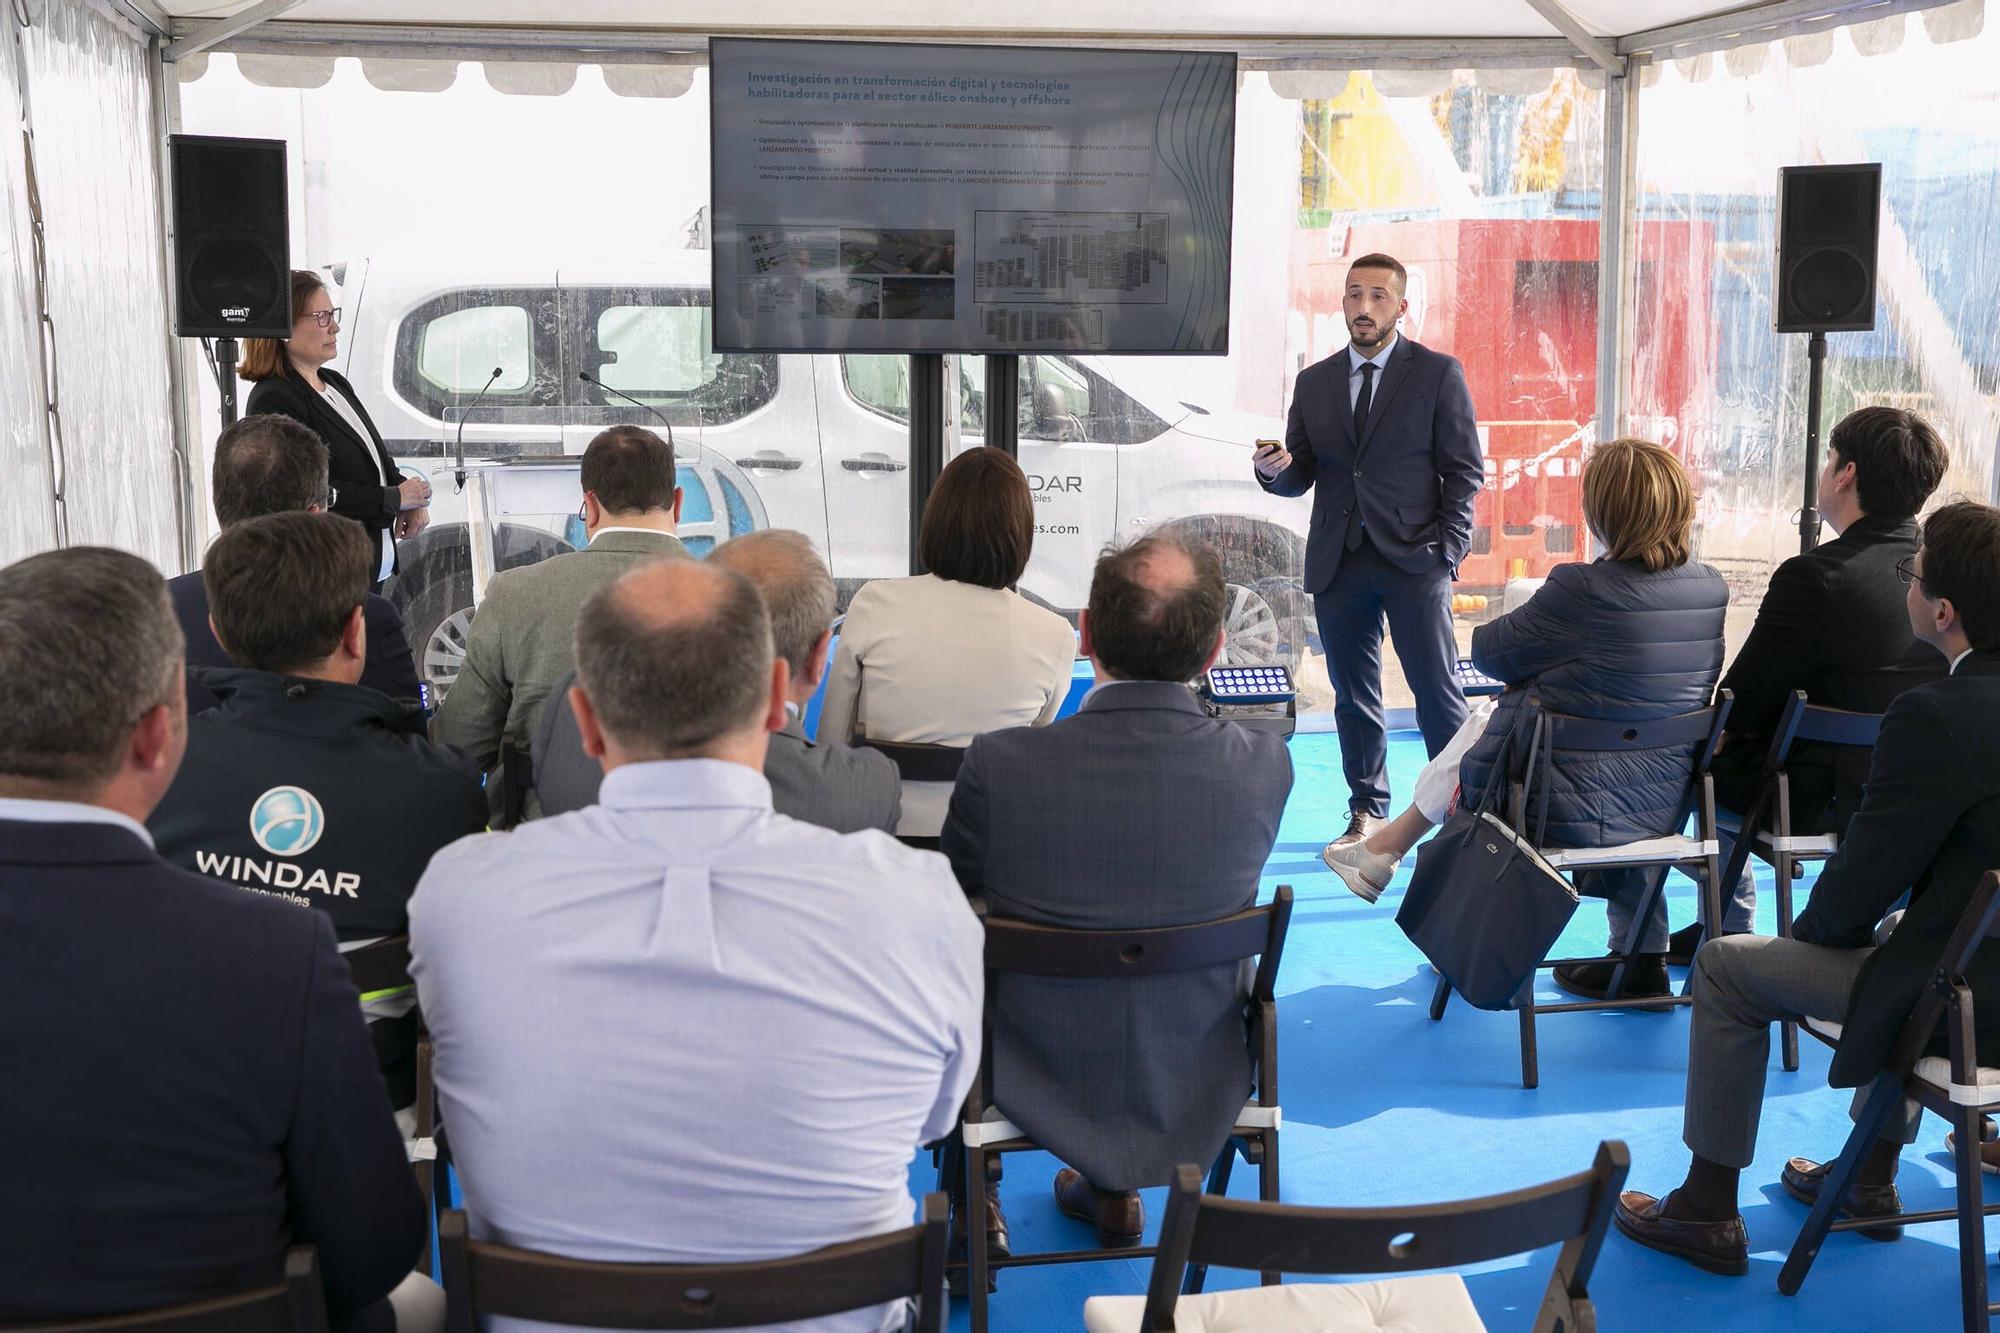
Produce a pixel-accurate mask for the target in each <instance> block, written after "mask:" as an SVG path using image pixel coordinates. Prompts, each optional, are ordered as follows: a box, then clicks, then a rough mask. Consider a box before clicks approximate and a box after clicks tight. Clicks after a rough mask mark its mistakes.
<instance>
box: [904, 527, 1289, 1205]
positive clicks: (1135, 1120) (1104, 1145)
mask: <svg viewBox="0 0 2000 1333" xmlns="http://www.w3.org/2000/svg"><path fill="white" fill-rule="evenodd" d="M1223 607H1224V592H1223V584H1222V569H1221V566H1220V564H1219V563H1218V562H1217V560H1216V557H1215V554H1214V553H1213V552H1212V551H1209V550H1207V549H1206V548H1204V547H1199V546H1193V545H1188V544H1185V543H1183V542H1181V541H1179V540H1176V539H1174V538H1172V537H1165V536H1149V537H1144V538H1141V539H1140V540H1139V541H1137V542H1134V543H1133V544H1131V545H1130V546H1127V547H1125V548H1124V549H1122V550H1117V551H1111V552H1107V553H1106V554H1105V555H1104V556H1103V557H1101V558H1100V559H1099V560H1098V562H1097V569H1096V572H1095V574H1094V575H1093V576H1092V578H1091V583H1090V605H1089V608H1088V609H1087V610H1086V611H1085V613H1084V616H1083V622H1082V631H1083V651H1084V652H1085V653H1086V654H1088V655H1089V657H1090V660H1091V662H1092V664H1093V665H1094V666H1095V667H1096V668H1097V680H1098V684H1097V687H1096V688H1095V689H1093V690H1092V691H1091V692H1090V694H1089V696H1088V697H1087V698H1086V699H1085V700H1084V703H1083V707H1082V709H1081V710H1079V711H1078V713H1077V714H1076V716H1074V717H1071V718H1069V719H1067V720H1065V721H1061V722H1057V723H1055V724H1054V725H1052V726H1049V727H1045V728H1034V727H1015V728H1012V729H1010V730H1006V731H996V732H991V733H989V734H987V735H984V736H981V737H979V738H978V739H977V740H975V741H973V743H972V746H971V748H970V749H968V750H967V751H966V753H965V763H964V766H963V767H962V768H961V769H960V770H959V775H958V784H957V786H956V787H955V788H954V789H953V792H952V798H951V808H950V811H949V813H948V814H947V815H946V818H945V824H944V830H943V833H942V844H943V850H944V853H945V855H946V856H948V857H949V858H950V859H951V863H952V868H953V870H955V871H956V872H957V874H958V880H959V883H960V884H962V885H963V886H964V887H965V888H966V890H967V891H968V892H979V893H983V894H984V895H985V896H986V900H987V902H988V904H989V906H990V908H991V910H992V912H993V914H994V915H995V916H1007V917H1019V918H1024V919H1026V920H1030V921H1039V922H1044V923H1046V924H1049V925H1056V926H1070V927H1080V928H1086V929H1114V928H1135V927H1138V928H1143V927H1153V926H1177V925H1189V924H1192V923H1195V922H1200V921H1209V920H1213V919H1215V918H1217V917H1222V916H1227V915H1229V914H1230V913H1232V912H1238V911H1241V910H1243V909H1244V908H1246V907H1249V906H1251V905H1252V904H1253V903H1254V902H1255V901H1256V898H1257V880H1258V876H1259V875H1260V874H1261V873H1262V871H1263V869H1264V862H1265V859H1266V858H1267V857H1269V856H1270V854H1271V844H1272V843H1273V842H1274V841H1276V839H1277V836H1278V818H1279V816H1280V815H1281V814H1283V812H1284V808H1285V798H1286V796H1288V795H1289V794H1290V792H1291V789H1292V762H1291V756H1290V755H1289V754H1288V753H1287V752H1286V750H1285V744H1284V742H1283V741H1282V740H1281V739H1279V738H1278V737H1277V736H1274V735H1272V734H1270V733H1268V732H1259V731H1252V730H1250V729H1248V728H1246V727H1239V726H1237V725H1235V724H1234V723H1230V722H1220V721H1217V720H1215V719H1213V718H1210V717H1208V716H1207V715H1206V714H1204V713H1203V711H1202V707H1201V704H1200V702H1199V701H1198V700H1197V699H1196V698H1195V696H1194V694H1193V692H1192V691H1191V690H1189V689H1188V687H1187V685H1186V683H1185V682H1187V681H1189V680H1191V679H1193V678H1194V677H1196V676H1199V675H1200V674H1201V673H1202V672H1204V671H1206V670H1207V669H1208V668H1209V666H1210V665H1212V664H1213V663H1214V661H1215V659H1216V657H1217V656H1218V655H1219V654H1220V653H1221V652H1222V645H1223V640H1224V635H1223V626H1222V620H1223ZM1245 980H1246V973H1245V970H1244V969H1242V968H1239V967H1237V966H1235V965H1225V966H1222V967H1217V968H1213V969H1209V970H1207V971H1203V972H1192V973H1182V974H1179V975H1173V976H1159V977H1141V978H1134V979H1132V980H1116V981H1096V980H1090V981H1073V980H1064V979H1058V978H1046V977H1014V976H1009V977H1001V978H998V979H996V984H995V986H994V988H993V993H992V1006H993V1015H994V1022H993V1064H994V1068H993V1083H994V1094H995V1099H996V1101H997V1103H998V1105H999V1107H1000V1109H1001V1110H1002V1111H1003V1112H1005V1114H1006V1115H1007V1117H1008V1118H1009V1119H1010V1120H1012V1121H1013V1122H1014V1123H1015V1124H1017V1125H1019V1126H1020V1127H1021V1128H1022V1129H1023V1130H1025V1131H1026V1132H1027V1133H1028V1134H1029V1135H1030V1136H1031V1137H1033V1138H1034V1140H1035V1141H1036V1142H1037V1143H1039V1144H1041V1145H1042V1146H1044V1147H1046V1148H1047V1149H1048V1150H1049V1151H1050V1152H1052V1153H1054V1154H1055V1155H1056V1156H1057V1157H1059V1158H1061V1159H1062V1160H1063V1161H1064V1162H1066V1163H1068V1164H1069V1165H1068V1166H1067V1167H1065V1168H1064V1169H1063V1170H1061V1171H1059V1172H1057V1173H1056V1179H1055V1190H1056V1201H1057V1203H1058V1204H1059V1205H1060V1206H1061V1208H1062V1210H1063V1211H1064V1212H1065V1213H1068V1214H1069V1215H1071V1216H1072V1217H1076V1218H1079V1219H1081V1220H1083V1221H1087V1222H1090V1223H1092V1224H1094V1225H1095V1226H1096V1228H1097V1235H1098V1239H1099V1241H1100V1242H1101V1243H1103V1244H1107V1245H1115V1244H1127V1245H1129V1244H1134V1243H1136V1242H1137V1240H1138V1239H1139V1235H1140V1232H1141V1230H1142V1229H1143V1226H1144V1214H1143V1211H1142V1209H1141V1207H1140V1201H1139V1195H1138V1193H1137V1191H1138V1189H1139V1187H1140V1186H1143V1185H1158V1184H1161V1183H1163V1182H1164V1181H1166V1180H1167V1179H1168V1178H1169V1177H1170V1176H1171V1174H1172V1172H1173V1169H1174V1167H1175V1165H1176V1164H1178V1163H1181V1162H1197V1163H1201V1164H1203V1165H1206V1164H1207V1163H1208V1162H1210V1161H1212V1160H1213V1159H1214V1158H1215V1156H1216V1154H1217V1153H1219V1152H1220V1151H1221V1150H1222V1146H1223V1144H1224V1143H1225V1142H1226V1141H1227V1139H1228V1136H1229V1129H1230V1126H1231V1125H1232V1124H1234V1123H1235V1117H1236V1115H1237V1113H1238V1112H1239V1111H1241V1110H1242V1109H1243V1102H1244V1099H1245V1098H1246V1097H1247V1096H1248V1095H1249V1092H1250V1086H1251V1075H1252V1068H1251V1056H1250V1050H1249V1045H1248V1041H1247V1035H1246V1030H1245V1027H1244V1023H1243V1004H1244V1001H1245V999H1246V998H1247V990H1246V986H1245ZM988 1206H989V1208H996V1207H997V1199H996V1198H993V1197H991V1196H989V1201H988Z"/></svg>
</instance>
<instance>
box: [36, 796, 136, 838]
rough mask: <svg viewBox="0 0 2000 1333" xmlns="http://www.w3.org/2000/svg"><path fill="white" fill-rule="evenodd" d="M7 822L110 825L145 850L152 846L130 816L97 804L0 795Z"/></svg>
mask: <svg viewBox="0 0 2000 1333" xmlns="http://www.w3.org/2000/svg"><path fill="white" fill-rule="evenodd" d="M8 819H13V820H19V821H21V822H22V823H26V824H110V825H113V826H115V827H117V828H122V829H124V830H126V831H127V832H129V833H133V834H136V835H138V837H139V839H140V841H142V842H144V843H145V844H146V845H147V846H148V847H151V846H152V845H153V835H152V834H151V833H150V832H149V831H148V830H147V828H146V826H145V825H144V824H141V823H140V822H139V821H138V820H136V819H134V818H132V817H131V816H130V815H121V814H119V813H118V812H117V811H116V810H107V809H105V808H104V807H103V806H101V805H85V804H84V803H83V802H81V801H34V800H29V799H27V798H25V797H19V796H0V820H8Z"/></svg>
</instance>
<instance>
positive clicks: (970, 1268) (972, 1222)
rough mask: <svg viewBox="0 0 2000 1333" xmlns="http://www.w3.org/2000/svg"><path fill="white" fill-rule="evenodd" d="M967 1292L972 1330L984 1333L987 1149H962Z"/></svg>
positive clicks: (975, 1332) (968, 1146)
mask: <svg viewBox="0 0 2000 1333" xmlns="http://www.w3.org/2000/svg"><path fill="white" fill-rule="evenodd" d="M963 1208H964V1217H965V1272H966V1284H965V1290H966V1295H967V1296H969V1297H970V1298H971V1300H972V1333H986V1281H987V1267H986V1150H985V1149H984V1148H975V1147H972V1146H970V1145H967V1147H966V1149H965V1203H964V1205H963Z"/></svg>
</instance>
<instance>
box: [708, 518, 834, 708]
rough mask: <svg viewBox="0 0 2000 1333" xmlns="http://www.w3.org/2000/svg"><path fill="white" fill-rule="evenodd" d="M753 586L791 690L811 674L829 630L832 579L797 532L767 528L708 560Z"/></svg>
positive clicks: (718, 550) (728, 545) (731, 543)
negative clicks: (788, 671) (788, 669)
mask: <svg viewBox="0 0 2000 1333" xmlns="http://www.w3.org/2000/svg"><path fill="white" fill-rule="evenodd" d="M708 563H709V564H711V565H720V566H722V567H723V568H725V569H733V570H735V571H736V572H737V573H739V574H741V575H743V577H745V578H747V579H749V580H750V581H751V582H752V583H754V584H756V585H757V591H758V592H759V593H760V594H762V596H763V598H764V607H765V609H766V610H768V611H769V612H770V613H771V642H772V646H773V647H774V648H775V649H776V651H777V654H778V656H780V657H782V658H784V659H785V661H786V663H787V664H788V665H789V666H790V667H791V669H792V681H793V683H794V685H796V684H797V683H799V682H800V681H803V680H805V679H806V678H808V677H809V676H811V675H812V669H811V668H812V657H813V651H814V649H816V648H818V647H819V642H820V640H821V639H822V638H823V637H825V635H826V633H827V631H828V630H829V629H830V628H832V626H833V607H834V591H833V575H831V574H829V573H827V570H826V565H825V564H824V563H823V562H822V561H821V560H820V558H819V554H818V553H817V552H816V551H814V550H813V548H812V543H811V542H810V541H808V540H806V536H805V534H804V533H802V532H791V531H788V530H786V529H784V528H766V529H764V530H763V531H761V532H747V533H745V534H743V535H742V536H741V537H737V538H734V539H732V540H730V541H726V542H724V543H723V544H722V545H720V546H718V547H716V548H715V551H714V553H713V554H711V555H710V556H709V557H708Z"/></svg>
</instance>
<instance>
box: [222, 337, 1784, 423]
mask: <svg viewBox="0 0 2000 1333" xmlns="http://www.w3.org/2000/svg"><path fill="white" fill-rule="evenodd" d="M215 388H216V391H217V392H218V393H220V394H221V395H222V428H223V429H224V430H228V429H229V428H230V427H231V426H233V425H235V424H236V339H234V338H217V339H216V340H215ZM1813 419H1814V420H1815V421H1817V420H1818V419H1819V418H1818V417H1814V418H1813Z"/></svg>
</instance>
